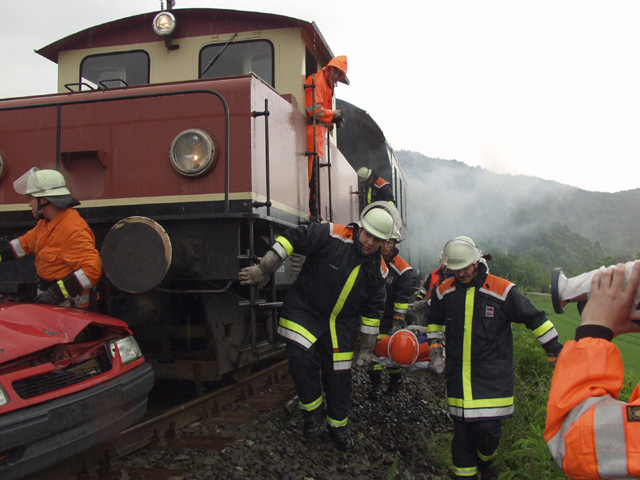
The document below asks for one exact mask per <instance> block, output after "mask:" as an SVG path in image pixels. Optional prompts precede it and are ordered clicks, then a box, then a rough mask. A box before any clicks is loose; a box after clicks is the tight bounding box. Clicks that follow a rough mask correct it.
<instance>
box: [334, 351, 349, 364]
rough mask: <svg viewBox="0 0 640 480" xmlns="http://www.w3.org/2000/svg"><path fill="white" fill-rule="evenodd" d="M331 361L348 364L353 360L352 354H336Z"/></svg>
mask: <svg viewBox="0 0 640 480" xmlns="http://www.w3.org/2000/svg"><path fill="white" fill-rule="evenodd" d="M333 360H334V361H336V362H344V361H347V362H348V361H349V360H353V352H336V353H334V354H333Z"/></svg>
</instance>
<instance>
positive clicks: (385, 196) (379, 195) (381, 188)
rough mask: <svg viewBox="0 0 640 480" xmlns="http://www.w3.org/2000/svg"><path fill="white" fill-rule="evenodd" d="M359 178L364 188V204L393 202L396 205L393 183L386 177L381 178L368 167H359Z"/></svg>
mask: <svg viewBox="0 0 640 480" xmlns="http://www.w3.org/2000/svg"><path fill="white" fill-rule="evenodd" d="M358 180H360V183H361V184H362V187H363V189H364V205H363V206H367V205H369V204H370V203H373V202H379V201H384V202H391V203H392V204H394V205H395V198H394V196H393V189H392V188H391V184H390V183H389V182H387V181H386V180H385V179H384V178H380V177H379V176H378V175H376V174H375V172H374V171H373V170H371V169H370V168H367V167H361V168H359V169H358Z"/></svg>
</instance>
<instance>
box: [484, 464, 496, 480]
mask: <svg viewBox="0 0 640 480" xmlns="http://www.w3.org/2000/svg"><path fill="white" fill-rule="evenodd" d="M480 478H481V479H482V480H498V471H497V470H496V469H495V468H493V467H489V468H486V469H480Z"/></svg>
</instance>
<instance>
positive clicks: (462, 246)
mask: <svg viewBox="0 0 640 480" xmlns="http://www.w3.org/2000/svg"><path fill="white" fill-rule="evenodd" d="M481 258H482V250H480V249H479V248H478V247H476V244H475V243H474V241H473V240H472V239H471V238H469V237H467V236H464V235H462V236H459V237H456V238H454V239H453V240H449V241H448V242H447V243H446V244H445V246H444V249H443V250H442V261H443V262H444V264H445V265H446V266H447V268H449V270H462V269H463V268H467V267H468V266H469V265H471V264H473V263H476V262H478V261H479V260H480V259H481Z"/></svg>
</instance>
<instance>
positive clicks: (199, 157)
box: [169, 128, 218, 177]
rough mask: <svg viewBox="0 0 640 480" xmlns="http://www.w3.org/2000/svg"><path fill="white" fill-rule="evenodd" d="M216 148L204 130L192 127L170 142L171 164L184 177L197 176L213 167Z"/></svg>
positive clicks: (216, 152)
mask: <svg viewBox="0 0 640 480" xmlns="http://www.w3.org/2000/svg"><path fill="white" fill-rule="evenodd" d="M217 154H218V150H217V148H216V145H215V143H214V141H213V139H212V138H211V136H210V135H209V134H208V133H207V132H205V131H204V130H200V129H198V128H192V129H189V130H185V131H184V132H182V133H180V134H179V135H178V136H177V137H176V138H175V139H174V140H173V143H172V144H171V150H170V152H169V155H170V157H171V164H172V165H173V168H175V169H176V170H177V171H178V173H180V174H181V175H184V176H186V177H199V176H200V175H204V174H205V173H206V172H207V171H208V170H209V169H210V168H212V167H215V164H216V159H217Z"/></svg>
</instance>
